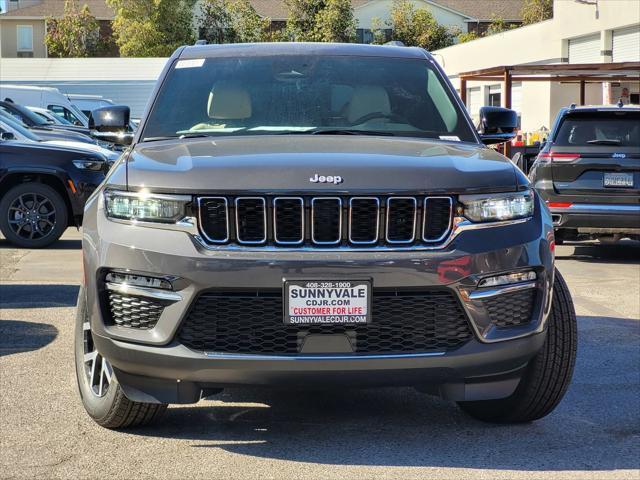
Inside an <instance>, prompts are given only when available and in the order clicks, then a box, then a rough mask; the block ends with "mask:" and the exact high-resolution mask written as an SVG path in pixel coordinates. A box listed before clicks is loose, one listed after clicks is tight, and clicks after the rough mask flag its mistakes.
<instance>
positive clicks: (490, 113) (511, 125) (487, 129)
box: [478, 107, 518, 145]
mask: <svg viewBox="0 0 640 480" xmlns="http://www.w3.org/2000/svg"><path fill="white" fill-rule="evenodd" d="M517 129H518V114H517V113H516V112H514V111H513V110H509V109H508V108H502V107H482V108H481V109H480V125H479V127H478V133H479V134H480V139H481V140H482V143H484V144H485V145H491V144H494V143H504V142H508V141H510V140H513V139H514V138H515V136H516V130H517Z"/></svg>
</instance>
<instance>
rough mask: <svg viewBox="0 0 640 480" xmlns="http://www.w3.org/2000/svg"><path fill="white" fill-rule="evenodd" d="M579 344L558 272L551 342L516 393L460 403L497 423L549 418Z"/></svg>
mask: <svg viewBox="0 0 640 480" xmlns="http://www.w3.org/2000/svg"><path fill="white" fill-rule="evenodd" d="M577 342H578V332H577V323H576V313H575V309H574V307H573V301H572V300H571V294H570V293H569V289H568V287H567V284H566V283H565V281H564V278H562V275H560V272H558V271H557V270H556V271H555V282H554V285H553V303H552V306H551V313H550V314H549V321H548V324H547V339H546V341H545V344H544V346H543V347H542V349H541V350H540V352H538V354H537V355H536V356H535V357H533V359H531V361H530V362H529V364H528V365H527V367H526V370H525V373H524V375H523V377H522V380H520V383H519V385H518V387H517V388H516V391H515V392H514V393H513V394H512V395H511V396H510V397H508V398H505V399H500V400H483V401H476V402H459V403H458V404H459V405H460V407H461V408H462V409H463V410H464V411H465V412H467V413H468V414H470V415H471V416H472V417H475V418H477V419H479V420H483V421H486V422H494V423H523V422H531V421H533V420H538V419H539V418H542V417H544V416H546V415H548V414H549V413H551V412H552V411H553V409H554V408H556V406H557V405H558V403H560V400H562V397H563V396H564V394H565V392H566V391H567V387H568V386H569V383H570V382H571V377H572V375H573V369H574V366H575V362H576V349H577Z"/></svg>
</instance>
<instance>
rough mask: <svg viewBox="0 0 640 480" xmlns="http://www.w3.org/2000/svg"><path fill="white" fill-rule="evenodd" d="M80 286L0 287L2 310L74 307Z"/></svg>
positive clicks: (11, 285)
mask: <svg viewBox="0 0 640 480" xmlns="http://www.w3.org/2000/svg"><path fill="white" fill-rule="evenodd" d="M79 288H80V287H79V286H78V285H20V284H2V285H0V308H51V307H74V306H75V305H76V300H77V299H78V290H79Z"/></svg>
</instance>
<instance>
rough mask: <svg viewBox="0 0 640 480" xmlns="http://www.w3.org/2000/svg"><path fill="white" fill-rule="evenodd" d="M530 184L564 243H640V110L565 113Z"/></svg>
mask: <svg viewBox="0 0 640 480" xmlns="http://www.w3.org/2000/svg"><path fill="white" fill-rule="evenodd" d="M529 178H530V179H531V182H532V183H533V185H534V187H535V188H536V190H537V191H538V192H539V193H540V195H541V196H542V198H543V199H544V200H545V201H546V202H547V204H548V206H549V208H550V210H551V214H552V218H553V224H554V226H555V228H556V241H557V242H558V243H561V242H562V241H564V240H577V239H578V238H580V237H583V238H589V237H590V238H598V239H600V240H603V241H617V240H619V239H620V238H623V237H629V238H634V239H640V108H638V107H629V106H622V105H620V106H618V107H612V106H609V107H575V106H572V107H569V108H563V109H562V110H560V112H559V113H558V117H557V118H556V121H555V122H554V126H553V128H552V130H551V133H550V135H549V138H548V141H547V142H546V143H545V144H544V146H543V148H542V149H541V151H540V153H539V155H538V157H537V158H536V161H535V162H534V164H533V166H532V168H531V171H530V172H529Z"/></svg>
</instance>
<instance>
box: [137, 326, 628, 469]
mask: <svg viewBox="0 0 640 480" xmlns="http://www.w3.org/2000/svg"><path fill="white" fill-rule="evenodd" d="M639 328H640V322H637V321H634V320H629V319H623V318H603V317H586V316H583V317H580V318H579V332H580V333H579V334H580V339H579V350H578V359H577V365H576V371H575V375H574V380H573V384H572V385H571V387H570V388H569V390H568V392H567V395H566V397H565V399H564V400H563V401H562V402H561V404H560V405H559V406H558V408H557V409H556V410H555V411H554V412H553V413H552V414H551V415H549V416H548V417H546V418H544V419H541V420H539V421H536V422H533V423H530V424H521V425H492V424H486V423H482V422H479V421H476V420H474V419H472V418H471V417H469V416H467V415H466V414H464V413H463V412H462V411H461V410H459V409H458V408H457V406H456V405H455V404H454V403H452V402H446V401H443V400H440V399H437V398H434V397H429V396H426V395H424V394H421V393H419V392H417V391H415V390H413V389H410V388H403V389H379V390H348V391H345V390H325V391H316V392H312V391H296V390H288V391H282V390H263V389H245V390H240V389H238V390H226V391H225V392H223V393H222V394H220V395H218V396H216V397H212V398H211V399H210V400H205V401H202V402H201V403H200V404H198V405H197V406H174V407H172V408H170V409H169V410H168V413H167V414H166V416H165V417H164V418H163V420H162V421H161V422H160V423H159V424H156V425H154V426H150V427H144V428H139V429H136V430H132V431H130V432H129V433H131V434H134V435H141V436H153V437H157V436H159V437H166V438H172V439H183V440H187V441H189V442H191V446H192V447H194V448H202V449H205V448H218V449H222V450H225V451H228V452H232V453H237V454H242V455H249V456H254V457H260V458H268V459H278V460H286V461H294V462H310V463H319V464H326V465H368V466H414V467H416V466H434V467H436V466H437V467H456V468H478V469H505V470H532V471H542V470H552V471H563V470H583V471H590V470H611V469H637V468H640V455H638V443H637V441H638V435H640V422H639V419H638V415H637V412H638V411H640V382H638V370H637V366H638V352H640V330H639ZM613 339H617V341H616V342H615V348H612V345H613ZM634 358H635V359H636V361H635V362H634V361H632V359H634Z"/></svg>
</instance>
